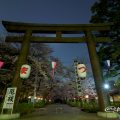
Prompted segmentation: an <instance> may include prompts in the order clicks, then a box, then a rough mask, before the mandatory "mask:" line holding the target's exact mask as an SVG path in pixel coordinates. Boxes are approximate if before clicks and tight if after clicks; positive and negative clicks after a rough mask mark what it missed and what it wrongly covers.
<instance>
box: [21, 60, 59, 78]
mask: <svg viewBox="0 0 120 120" xmlns="http://www.w3.org/2000/svg"><path fill="white" fill-rule="evenodd" d="M56 64H57V63H56V62H54V61H53V62H52V69H53V71H52V76H54V71H55V68H56ZM30 72H31V66H30V65H27V64H25V65H22V67H21V69H20V77H21V78H23V79H25V78H28V77H29V76H30Z"/></svg>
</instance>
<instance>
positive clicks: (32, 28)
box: [2, 21, 112, 111]
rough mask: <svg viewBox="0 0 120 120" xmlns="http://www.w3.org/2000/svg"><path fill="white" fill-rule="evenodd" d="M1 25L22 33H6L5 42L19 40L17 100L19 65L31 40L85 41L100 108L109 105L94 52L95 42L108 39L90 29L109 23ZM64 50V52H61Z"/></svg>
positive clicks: (105, 27)
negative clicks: (78, 35) (40, 34)
mask: <svg viewBox="0 0 120 120" xmlns="http://www.w3.org/2000/svg"><path fill="white" fill-rule="evenodd" d="M2 24H3V26H4V27H5V28H6V30H7V31H8V32H10V33H24V35H23V36H21V37H20V36H6V40H5V41H6V42H18V43H21V44H22V46H21V51H20V55H19V57H18V61H17V64H16V71H15V74H14V78H13V81H12V86H14V87H17V96H16V101H17V98H18V96H19V94H18V93H19V91H20V83H21V79H20V68H21V66H22V65H23V64H25V62H26V60H27V56H28V54H29V47H30V43H42V42H43V43H81V42H84V43H87V47H88V52H89V57H90V61H91V66H92V71H93V76H94V80H95V85H96V90H97V94H98V104H99V110H100V111H104V110H105V107H106V106H108V105H109V100H108V96H107V93H106V91H105V90H104V89H103V77H102V72H101V68H100V63H99V59H98V56H97V52H96V43H97V42H98V43H101V42H109V41H110V38H109V37H96V39H94V36H93V34H92V32H93V31H108V30H110V28H111V25H112V24H111V23H108V24H33V23H20V22H9V21H2ZM81 32H82V33H84V34H85V36H84V37H63V36H62V34H81ZM34 33H46V34H56V37H40V36H34V35H32V34H34ZM63 54H64V53H63Z"/></svg>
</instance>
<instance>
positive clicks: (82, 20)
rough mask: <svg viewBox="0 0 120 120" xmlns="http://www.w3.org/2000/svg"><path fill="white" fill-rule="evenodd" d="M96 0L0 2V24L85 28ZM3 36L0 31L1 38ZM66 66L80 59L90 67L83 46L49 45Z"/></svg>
mask: <svg viewBox="0 0 120 120" xmlns="http://www.w3.org/2000/svg"><path fill="white" fill-rule="evenodd" d="M95 1H97V0H0V21H1V20H6V21H19V22H32V23H50V24H51V23H52V24H57V23H58V24H87V23H89V20H90V16H91V11H90V8H91V6H92V5H93V4H94V2H95ZM2 34H3V32H2V30H0V35H2ZM50 47H52V48H53V51H54V52H53V54H52V55H54V56H55V57H58V58H60V59H61V61H62V62H63V63H64V64H65V65H71V64H73V63H72V62H73V59H74V58H76V57H77V58H79V59H81V60H82V61H85V63H86V64H87V65H88V66H89V67H90V65H89V64H90V61H89V56H88V51H87V47H86V44H80V43H79V44H57V43H53V44H50Z"/></svg>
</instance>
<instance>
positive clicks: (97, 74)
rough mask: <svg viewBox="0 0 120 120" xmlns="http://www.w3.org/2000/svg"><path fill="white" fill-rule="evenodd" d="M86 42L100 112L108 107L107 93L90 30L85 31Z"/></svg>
mask: <svg viewBox="0 0 120 120" xmlns="http://www.w3.org/2000/svg"><path fill="white" fill-rule="evenodd" d="M85 35H86V42H87V46H88V52H89V57H90V61H91V66H92V71H93V76H94V81H95V85H96V91H97V95H98V96H99V97H98V104H99V106H100V111H104V110H105V107H107V106H109V105H110V101H109V97H108V93H107V92H106V91H105V90H104V87H103V86H104V80H103V75H102V71H101V67H100V63H99V59H98V55H97V52H96V42H95V40H94V37H93V35H92V33H91V31H90V30H87V31H85Z"/></svg>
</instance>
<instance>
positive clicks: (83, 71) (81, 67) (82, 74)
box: [77, 64, 87, 78]
mask: <svg viewBox="0 0 120 120" xmlns="http://www.w3.org/2000/svg"><path fill="white" fill-rule="evenodd" d="M77 73H78V76H79V77H80V78H86V75H87V73H86V66H85V65H84V64H78V65H77Z"/></svg>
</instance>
